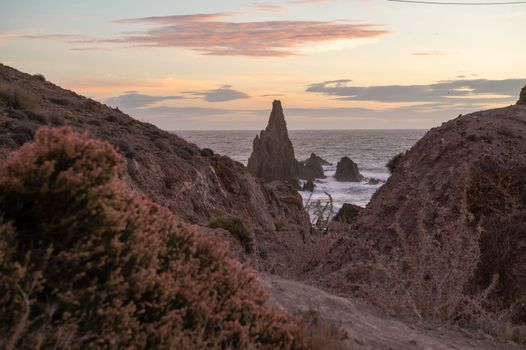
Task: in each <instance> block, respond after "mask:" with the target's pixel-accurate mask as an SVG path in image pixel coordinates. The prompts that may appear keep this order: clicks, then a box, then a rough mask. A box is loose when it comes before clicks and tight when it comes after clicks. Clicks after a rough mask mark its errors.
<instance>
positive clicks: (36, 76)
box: [33, 73, 46, 81]
mask: <svg viewBox="0 0 526 350" xmlns="http://www.w3.org/2000/svg"><path fill="white" fill-rule="evenodd" d="M33 78H35V79H38V80H40V81H46V77H45V76H43V75H42V74H38V73H37V74H33Z"/></svg>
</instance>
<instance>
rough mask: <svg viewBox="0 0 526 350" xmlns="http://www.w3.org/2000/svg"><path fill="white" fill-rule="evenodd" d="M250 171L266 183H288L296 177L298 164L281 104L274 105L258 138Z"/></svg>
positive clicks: (251, 157) (250, 161)
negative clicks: (275, 181) (280, 181)
mask: <svg viewBox="0 0 526 350" xmlns="http://www.w3.org/2000/svg"><path fill="white" fill-rule="evenodd" d="M247 167H248V170H249V171H250V172H251V173H252V174H254V175H255V176H257V177H261V178H263V179H265V180H266V181H273V180H282V181H287V180H291V179H293V178H295V177H296V175H297V169H298V162H297V161H296V159H295V158H294V148H293V146H292V142H291V141H290V139H289V134H288V132H287V123H286V122H285V115H284V114H283V108H282V107H281V102H280V101H278V100H276V101H274V102H273V103H272V113H271V114H270V118H269V121H268V125H267V127H266V129H265V130H263V131H261V133H260V134H259V135H258V136H256V138H255V139H254V142H253V148H252V154H251V155H250V158H249V160H248V166H247Z"/></svg>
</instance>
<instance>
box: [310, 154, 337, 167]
mask: <svg viewBox="0 0 526 350" xmlns="http://www.w3.org/2000/svg"><path fill="white" fill-rule="evenodd" d="M309 159H315V160H316V161H317V162H318V163H320V164H321V165H332V163H331V162H328V161H326V160H325V159H323V158H322V157H320V156H318V155H317V154H316V153H311V155H310V158H309Z"/></svg>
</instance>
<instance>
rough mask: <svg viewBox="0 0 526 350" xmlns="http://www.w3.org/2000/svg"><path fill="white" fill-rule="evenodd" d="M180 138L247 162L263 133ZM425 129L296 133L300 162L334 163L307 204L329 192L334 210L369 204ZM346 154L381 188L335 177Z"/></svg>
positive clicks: (305, 195)
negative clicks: (393, 163) (390, 166)
mask: <svg viewBox="0 0 526 350" xmlns="http://www.w3.org/2000/svg"><path fill="white" fill-rule="evenodd" d="M175 133H176V134H177V135H179V136H181V137H183V138H184V139H186V140H188V141H190V142H192V143H195V144H196V145H198V146H199V147H201V148H210V149H213V150H214V151H215V152H216V153H219V154H223V155H227V156H229V157H231V158H232V159H235V160H237V161H239V162H241V163H243V164H245V165H246V164H247V162H248V158H249V157H250V153H251V152H252V141H253V139H254V137H255V136H256V135H257V134H258V133H259V132H258V131H255V130H251V131H176V132H175ZM424 134H425V130H290V131H289V137H290V139H291V141H292V144H293V145H294V152H295V155H296V159H298V160H305V159H307V158H308V157H309V156H310V154H311V153H312V152H314V153H316V154H317V155H318V156H320V157H322V158H323V159H325V160H327V161H329V162H331V163H332V165H329V166H325V167H324V172H325V175H326V176H327V178H326V179H320V180H317V181H316V189H315V190H314V193H313V194H312V197H311V193H310V192H300V193H301V195H302V197H303V198H304V201H307V200H308V199H309V197H311V198H310V201H311V202H312V201H318V200H319V201H321V202H322V204H323V203H325V202H326V201H327V200H328V197H327V195H326V194H325V192H327V193H329V194H330V195H331V196H332V198H333V205H334V207H333V210H334V211H337V210H338V209H339V208H341V206H342V205H343V203H352V204H357V205H360V206H365V205H366V204H367V203H368V202H369V201H370V199H371V197H372V195H373V194H374V192H375V191H376V190H377V189H378V188H379V187H380V186H382V184H383V183H384V182H385V181H386V180H387V179H388V177H389V171H388V170H387V168H386V164H387V162H388V161H389V159H391V158H392V157H393V156H394V155H396V154H398V153H400V152H403V151H405V150H408V149H409V148H411V147H412V146H413V145H414V144H415V143H416V142H417V141H418V140H419V139H420V138H421V137H422V136H424ZM343 156H348V157H350V158H351V159H352V160H353V161H354V162H356V163H357V164H358V168H359V170H360V173H361V174H362V175H363V176H365V177H366V178H375V179H379V180H381V183H380V184H378V185H369V184H368V183H367V181H364V182H360V183H353V182H338V181H336V180H335V179H334V174H335V172H336V164H337V163H338V160H340V159H341V158H342V157H343Z"/></svg>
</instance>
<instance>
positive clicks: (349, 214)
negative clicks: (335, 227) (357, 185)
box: [333, 203, 363, 224]
mask: <svg viewBox="0 0 526 350" xmlns="http://www.w3.org/2000/svg"><path fill="white" fill-rule="evenodd" d="M362 210H363V208H362V207H360V206H358V205H355V204H350V203H343V206H342V207H341V209H340V210H339V211H338V214H336V216H335V217H334V218H333V220H334V221H338V222H346V223H348V224H351V223H353V222H354V220H355V219H356V217H357V216H358V215H359V214H360V213H361V212H362Z"/></svg>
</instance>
